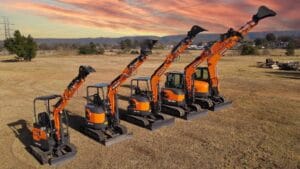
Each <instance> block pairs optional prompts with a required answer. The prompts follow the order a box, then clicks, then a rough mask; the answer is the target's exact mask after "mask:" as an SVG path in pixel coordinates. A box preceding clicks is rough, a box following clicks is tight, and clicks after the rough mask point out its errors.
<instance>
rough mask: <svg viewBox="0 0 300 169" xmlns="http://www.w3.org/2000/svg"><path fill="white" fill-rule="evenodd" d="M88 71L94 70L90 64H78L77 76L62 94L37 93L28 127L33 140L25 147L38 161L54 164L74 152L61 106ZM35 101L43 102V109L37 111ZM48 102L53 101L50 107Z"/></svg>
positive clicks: (65, 115) (69, 97)
mask: <svg viewBox="0 0 300 169" xmlns="http://www.w3.org/2000/svg"><path fill="white" fill-rule="evenodd" d="M91 72H95V70H94V69H93V68H92V67H90V66H80V67H79V74H78V76H77V77H76V78H74V79H73V80H72V82H71V83H70V84H69V85H68V87H67V89H65V91H64V93H63V94H62V95H49V96H40V97H37V98H35V99H34V101H33V102H34V104H33V105H34V117H35V118H34V119H35V123H34V124H33V129H32V138H33V142H32V145H30V147H29V148H30V151H31V153H32V154H33V155H34V156H35V157H36V158H37V160H38V161H39V162H40V163H41V164H45V163H49V164H50V165H52V164H57V163H60V162H62V161H64V160H67V159H69V158H71V157H73V156H74V155H75V154H76V148H75V146H74V145H73V144H71V143H70V136H69V133H68V124H67V125H66V126H64V125H63V122H66V123H67V122H68V120H67V119H68V118H67V114H66V111H64V108H65V107H66V106H67V104H68V101H69V100H70V99H71V98H72V97H73V95H74V93H75V92H76V91H77V90H78V89H79V87H80V86H81V85H82V84H83V83H84V81H85V78H86V77H87V76H88V75H89V74H90V73H91ZM38 101H42V102H44V104H45V106H46V110H44V111H42V112H41V113H38V114H37V113H36V111H37V107H38V106H37V102H38ZM52 103H55V104H54V106H53V110H51V106H50V105H51V104H52Z"/></svg>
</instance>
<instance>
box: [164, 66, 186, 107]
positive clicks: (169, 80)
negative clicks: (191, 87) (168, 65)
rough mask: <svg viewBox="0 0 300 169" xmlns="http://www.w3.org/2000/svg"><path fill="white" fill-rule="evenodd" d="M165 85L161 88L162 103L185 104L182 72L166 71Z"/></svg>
mask: <svg viewBox="0 0 300 169" xmlns="http://www.w3.org/2000/svg"><path fill="white" fill-rule="evenodd" d="M165 75H166V81H165V87H164V88H162V90H161V100H162V103H163V104H168V105H174V106H185V92H184V77H183V73H182V72H177V71H174V72H167V73H166V74H165Z"/></svg>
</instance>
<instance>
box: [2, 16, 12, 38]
mask: <svg viewBox="0 0 300 169" xmlns="http://www.w3.org/2000/svg"><path fill="white" fill-rule="evenodd" d="M2 19H3V22H2V23H0V24H1V25H3V27H4V28H3V29H1V30H3V31H4V32H3V33H2V35H4V38H5V39H8V38H10V37H11V31H13V30H12V29H11V27H10V26H11V25H14V24H11V23H10V21H9V19H8V17H5V16H2Z"/></svg>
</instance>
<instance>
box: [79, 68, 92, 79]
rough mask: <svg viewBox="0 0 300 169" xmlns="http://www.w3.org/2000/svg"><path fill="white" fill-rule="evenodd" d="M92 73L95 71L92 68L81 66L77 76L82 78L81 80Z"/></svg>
mask: <svg viewBox="0 0 300 169" xmlns="http://www.w3.org/2000/svg"><path fill="white" fill-rule="evenodd" d="M92 72H96V70H95V69H94V68H92V67H91V66H84V65H81V66H80V67H79V76H80V77H82V78H85V77H86V76H88V75H89V74H90V73H92Z"/></svg>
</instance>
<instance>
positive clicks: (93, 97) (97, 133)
mask: <svg viewBox="0 0 300 169" xmlns="http://www.w3.org/2000/svg"><path fill="white" fill-rule="evenodd" d="M108 87H109V84H107V83H97V84H95V85H91V86H88V87H87V91H86V93H87V94H86V97H85V98H86V100H87V103H86V105H85V119H86V120H85V126H83V130H84V133H85V134H86V135H88V136H90V137H92V138H93V139H94V140H96V141H98V142H100V143H102V144H104V145H105V146H109V145H112V144H115V143H117V142H120V141H123V140H126V139H128V138H130V137H131V135H129V134H127V129H126V128H125V127H124V126H122V125H120V124H119V123H115V122H117V120H118V119H116V117H115V116H112V115H111V113H110V112H111V110H110V105H109V101H108V98H107V89H108ZM117 111H118V110H117Z"/></svg>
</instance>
